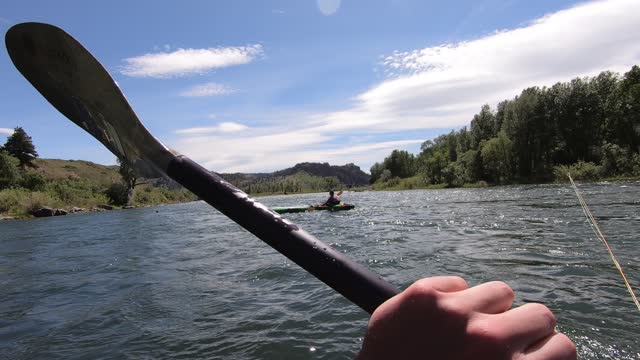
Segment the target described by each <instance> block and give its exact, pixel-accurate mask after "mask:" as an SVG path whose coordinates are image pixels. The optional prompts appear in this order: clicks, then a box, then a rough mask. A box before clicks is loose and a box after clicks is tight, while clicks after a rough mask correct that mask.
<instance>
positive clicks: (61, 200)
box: [0, 159, 196, 218]
mask: <svg viewBox="0 0 640 360" xmlns="http://www.w3.org/2000/svg"><path fill="white" fill-rule="evenodd" d="M34 164H35V166H36V167H35V168H27V169H26V170H25V172H24V173H22V174H21V181H20V185H19V186H14V187H11V188H7V189H3V190H2V191H0V217H18V218H20V217H29V216H30V214H31V213H33V211H35V210H37V209H40V208H43V207H50V208H60V209H65V210H70V209H72V208H82V209H85V210H90V209H95V208H96V207H98V206H101V205H105V204H110V205H113V201H114V200H113V197H112V196H110V195H109V194H112V193H113V189H114V188H122V186H121V185H120V183H121V177H120V174H119V173H118V169H119V167H118V166H105V165H100V164H95V163H92V162H89V161H81V160H59V159H36V160H35V161H34ZM160 184H163V182H160V181H154V182H151V181H150V182H149V183H145V184H142V185H140V186H137V187H136V188H135V191H134V195H133V198H132V200H131V203H130V205H133V206H145V205H158V204H166V203H176V202H184V201H191V200H195V199H196V196H195V195H193V194H191V193H190V192H189V191H187V190H185V189H183V188H180V187H179V188H176V187H172V188H169V187H167V186H164V185H160Z"/></svg>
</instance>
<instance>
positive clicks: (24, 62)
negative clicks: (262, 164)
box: [5, 22, 399, 313]
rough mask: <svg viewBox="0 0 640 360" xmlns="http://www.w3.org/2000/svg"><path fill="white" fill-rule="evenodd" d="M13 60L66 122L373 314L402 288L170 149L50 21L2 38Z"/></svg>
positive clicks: (112, 83)
mask: <svg viewBox="0 0 640 360" xmlns="http://www.w3.org/2000/svg"><path fill="white" fill-rule="evenodd" d="M5 43H6V46H7V50H8V52H9V56H10V57H11V61H13V64H14V65H15V66H16V68H17V69H18V70H19V71H20V73H22V75H24V77H25V78H26V79H27V80H28V81H29V82H30V83H31V84H32V85H33V86H34V87H35V88H36V89H37V90H38V91H39V92H40V94H42V96H44V97H45V99H47V100H48V101H49V103H51V105H53V106H54V107H55V108H56V109H58V111H60V112H61V113H62V114H63V115H65V116H66V117H67V118H69V120H71V121H73V122H74V123H75V124H76V125H78V126H80V127H81V128H82V129H84V130H85V131H87V132H88V133H89V134H91V135H92V136H93V137H94V138H96V139H97V140H98V141H100V142H101V143H102V144H103V145H104V146H106V147H107V149H109V150H110V151H111V152H112V153H113V154H115V155H116V156H117V157H118V158H119V159H121V160H122V161H125V162H127V163H128V164H131V165H132V166H134V168H136V169H137V170H138V172H139V174H140V175H141V176H144V177H158V176H160V175H164V176H168V177H170V178H172V179H174V180H175V181H177V182H178V183H180V184H181V185H183V186H184V187H185V188H187V189H189V190H191V191H192V192H193V193H194V194H196V195H197V196H198V197H200V199H202V200H204V201H206V202H207V203H208V204H210V205H211V206H213V207H215V208H216V209H218V210H219V211H220V212H222V213H223V214H225V215H226V216H228V217H229V218H231V219H232V220H233V221H235V222H236V223H238V224H239V225H240V226H242V227H243V228H245V229H246V230H248V231H249V232H251V233H252V234H254V235H255V236H257V237H258V238H260V239H261V240H263V241H264V242H265V243H267V244H268V245H270V246H271V247H273V248H274V249H275V250H277V251H279V252H280V253H282V254H283V255H285V256H286V257H288V258H289V259H291V260H292V261H293V262H295V263H296V264H298V265H299V266H300V267H302V268H303V269H305V270H306V271H308V272H309V273H311V274H312V275H314V276H315V277H317V278H318V279H320V280H321V281H323V282H324V283H325V284H327V285H329V286H330V287H331V288H333V289H334V290H336V291H337V292H338V293H340V294H342V295H343V296H344V297H346V298H347V299H349V300H350V301H352V302H353V303H354V304H356V305H358V306H360V307H361V308H362V309H363V310H365V311H367V312H368V313H373V311H374V310H375V309H376V308H377V307H378V306H379V305H380V304H382V303H383V302H385V301H386V300H387V299H389V298H391V297H393V296H394V295H396V294H398V293H399V290H398V289H397V288H396V287H395V286H393V285H392V284H390V283H389V282H387V281H385V280H383V279H382V278H381V277H380V276H379V275H377V274H375V273H374V272H372V271H370V270H369V269H367V268H365V267H364V266H362V265H360V264H358V263H356V262H355V261H353V260H352V259H350V258H348V257H347V256H345V255H343V254H341V253H340V252H338V251H336V250H334V249H333V248H331V247H330V246H329V245H326V244H324V243H323V242H321V241H320V240H318V239H316V238H315V237H314V236H313V235H311V234H309V233H307V232H306V231H304V230H303V229H301V228H300V227H299V226H297V225H295V224H294V223H292V222H291V221H289V220H287V219H285V218H283V217H282V216H280V215H279V214H277V213H276V212H274V211H272V210H271V209H269V208H267V207H266V206H264V205H262V204H261V203H259V202H257V201H255V200H254V199H252V198H251V197H249V195H247V194H246V193H244V192H243V191H241V190H240V189H238V188H236V187H235V186H233V185H232V184H230V183H228V182H227V181H225V180H224V179H222V178H221V177H219V176H218V175H216V174H215V173H213V172H211V171H209V170H207V169H205V168H204V167H202V166H200V165H198V164H197V163H195V162H194V161H193V160H191V159H189V158H187V157H186V156H184V155H180V154H178V153H177V152H176V151H174V150H171V149H169V148H168V147H167V146H165V145H164V144H162V143H161V142H160V141H159V140H158V139H156V138H155V137H154V136H153V135H152V134H151V133H150V132H149V131H148V130H147V129H146V128H145V127H144V125H143V124H142V122H141V121H140V120H139V119H138V116H137V115H136V113H135V112H134V111H133V109H132V107H131V105H129V102H128V101H127V100H126V98H125V96H124V95H123V93H122V92H121V91H120V88H119V87H118V85H117V84H116V82H115V81H114V80H113V78H112V77H111V75H109V73H108V72H107V70H106V69H105V68H104V67H103V66H102V65H101V64H100V62H99V61H98V60H97V59H96V58H95V57H94V56H93V55H92V54H91V53H90V52H89V51H88V50H87V49H86V48H84V46H82V44H80V42H78V41H77V40H76V39H75V38H73V37H72V36H71V35H69V34H68V33H66V32H65V31H64V30H62V29H60V28H58V27H56V26H53V25H49V24H42V23H33V22H32V23H22V24H18V25H15V26H13V27H11V28H10V29H9V30H8V31H7V33H6V35H5Z"/></svg>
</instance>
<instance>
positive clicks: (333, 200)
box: [322, 190, 340, 206]
mask: <svg viewBox="0 0 640 360" xmlns="http://www.w3.org/2000/svg"><path fill="white" fill-rule="evenodd" d="M334 205H340V197H339V196H338V195H334V193H333V190H331V191H329V198H328V199H327V201H325V202H324V204H322V206H334Z"/></svg>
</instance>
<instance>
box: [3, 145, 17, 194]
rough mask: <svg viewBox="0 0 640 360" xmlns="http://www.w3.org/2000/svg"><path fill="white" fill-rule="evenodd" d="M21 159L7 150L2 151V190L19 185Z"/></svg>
mask: <svg viewBox="0 0 640 360" xmlns="http://www.w3.org/2000/svg"><path fill="white" fill-rule="evenodd" d="M19 165H20V161H19V160H18V159H16V158H15V157H13V156H11V155H9V153H8V152H7V151H4V150H3V151H0V190H2V189H5V188H10V187H13V186H16V185H18V182H19V181H20V170H19V169H18V166H19Z"/></svg>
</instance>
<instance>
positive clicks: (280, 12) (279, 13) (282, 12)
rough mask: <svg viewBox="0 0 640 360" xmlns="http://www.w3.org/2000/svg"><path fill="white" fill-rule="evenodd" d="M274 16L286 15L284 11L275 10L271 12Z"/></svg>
mask: <svg viewBox="0 0 640 360" xmlns="http://www.w3.org/2000/svg"><path fill="white" fill-rule="evenodd" d="M271 13H272V14H278V15H282V14H284V10H280V9H273V10H271Z"/></svg>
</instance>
